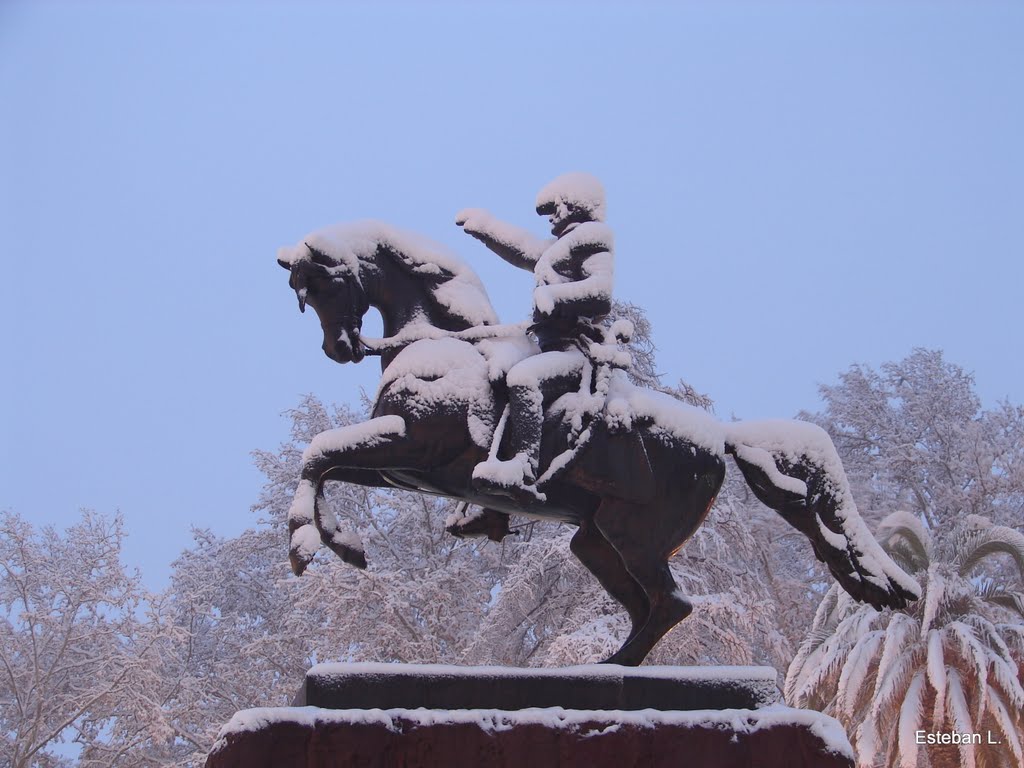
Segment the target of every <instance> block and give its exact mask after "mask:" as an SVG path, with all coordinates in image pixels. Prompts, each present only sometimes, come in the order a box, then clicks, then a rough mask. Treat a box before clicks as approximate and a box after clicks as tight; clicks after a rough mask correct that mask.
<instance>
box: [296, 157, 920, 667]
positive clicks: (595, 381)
mask: <svg viewBox="0 0 1024 768" xmlns="http://www.w3.org/2000/svg"><path fill="white" fill-rule="evenodd" d="M537 210H538V212H539V213H541V214H542V215H546V216H549V217H550V221H551V227H552V229H551V232H552V235H554V239H548V240H544V239H540V238H535V237H533V236H532V235H530V234H529V233H527V232H525V231H523V230H521V229H519V228H516V227H512V226H509V225H507V224H503V223H501V222H500V221H498V220H497V219H494V218H493V217H491V216H490V215H489V214H487V213H485V212H483V211H480V210H466V211H463V212H461V213H460V214H459V215H458V216H457V222H458V223H459V224H460V225H461V226H462V227H463V228H464V229H465V231H467V232H468V233H469V234H471V235H473V236H474V237H476V238H477V239H479V240H481V241H483V242H484V243H485V244H486V245H487V247H488V248H490V249H491V250H492V251H494V252H495V253H497V254H498V255H500V256H501V257H502V258H504V259H505V260H506V261H509V262H510V263H512V264H514V265H515V266H518V267H522V268H524V269H529V270H532V271H533V272H534V274H535V276H536V279H537V287H536V288H535V290H534V317H533V323H532V325H531V324H528V323H524V324H519V325H499V324H498V319H497V317H496V315H495V313H494V310H493V308H492V306H491V303H490V300H489V299H488V297H487V292H486V291H485V290H484V287H483V285H482V284H481V283H480V281H479V279H478V278H477V276H476V274H475V273H474V272H473V271H472V270H471V269H470V268H469V267H468V266H467V265H466V264H465V263H464V262H463V261H462V260H461V259H460V258H458V257H457V256H455V255H453V254H451V253H449V252H447V251H446V250H445V249H444V248H443V247H441V246H439V245H437V244H435V243H432V242H429V241H426V240H423V239H421V238H419V237H416V236H414V235H411V234H409V233H406V232H402V231H400V230H397V229H395V228H393V227H390V226H387V225H385V224H382V223H379V222H362V223H356V224H347V225H339V226H335V227H329V228H326V229H322V230H318V231H316V232H312V233H310V234H309V235H307V236H306V237H304V238H303V239H302V240H301V241H300V242H299V243H298V244H297V245H295V246H292V247H288V248H282V249H281V250H280V251H279V253H278V262H279V263H280V265H281V266H282V267H284V268H285V269H287V270H289V272H290V281H289V284H290V286H291V287H292V288H293V289H294V290H295V292H296V294H297V295H298V299H299V308H300V309H303V310H304V309H305V307H306V306H307V305H308V306H310V307H312V308H313V309H314V311H315V312H316V314H317V316H318V318H319V320H320V325H321V327H322V329H323V350H324V352H325V353H326V354H327V356H328V357H330V358H331V359H332V360H335V361H337V362H339V363H347V362H359V361H361V360H362V359H363V358H364V357H365V356H366V355H375V356H379V357H380V359H381V370H382V376H381V382H380V386H379V388H378V390H377V394H376V398H375V402H374V406H373V411H372V418H370V419H369V421H366V422H365V423H362V424H358V425H354V426H350V427H344V428H341V429H335V430H329V431H327V432H323V433H321V434H319V435H317V436H316V437H315V438H314V439H313V441H312V442H311V444H310V446H309V448H308V449H307V450H306V452H305V454H304V455H303V463H302V474H301V479H300V481H299V485H298V487H297V489H296V491H295V496H294V499H293V502H292V506H291V509H290V511H289V520H288V526H289V532H290V557H291V563H292V568H293V570H294V571H295V572H296V573H297V574H301V573H302V572H303V570H305V568H306V566H307V565H308V564H309V562H310V560H312V558H313V556H314V555H315V554H316V552H317V551H318V550H319V549H320V547H321V546H326V547H328V548H329V549H331V550H332V551H334V552H335V553H336V554H337V555H339V556H340V557H341V558H342V559H343V560H344V561H345V562H348V563H351V564H353V565H355V566H357V567H360V568H365V567H366V558H365V555H364V553H363V548H362V544H361V543H360V540H359V537H358V536H357V535H356V534H355V533H353V532H350V531H343V530H341V529H340V526H339V523H338V520H337V519H336V518H335V516H334V515H333V514H332V513H331V512H330V510H329V509H327V507H326V505H325V504H323V503H322V500H323V486H324V483H325V482H327V481H328V480H332V481H341V482H349V483H357V484H361V485H368V486H398V487H401V488H408V489H410V490H418V491H422V492H425V493H433V494H439V495H442V496H448V497H451V498H455V499H461V500H462V501H463V502H464V504H463V506H462V508H461V512H460V514H459V515H457V516H456V519H455V520H452V521H450V525H449V530H450V531H452V532H453V533H456V534H457V535H460V534H463V535H464V534H466V533H469V532H470V531H474V530H475V531H477V532H482V533H487V535H489V536H491V537H492V538H501V536H502V535H503V534H504V533H507V531H508V526H507V516H508V515H513V514H519V515H527V516H532V517H535V518H541V519H549V520H558V521H562V522H565V523H569V524H572V525H575V526H577V531H576V533H575V535H574V536H573V539H572V542H571V550H572V552H573V554H574V555H575V556H576V557H577V558H578V559H579V560H580V562H581V563H582V564H583V565H584V566H585V567H586V568H587V569H588V570H589V571H590V572H591V573H593V574H594V576H596V577H597V579H598V580H599V581H600V583H601V585H602V586H603V587H604V588H605V589H606V590H607V591H608V593H609V594H610V595H611V596H612V597H614V598H615V599H616V600H617V601H618V602H619V603H621V604H622V606H623V607H624V608H625V610H626V611H627V613H628V614H629V617H630V620H631V622H632V628H631V631H630V634H629V636H628V637H627V638H626V639H625V641H624V643H623V645H622V647H621V648H620V649H619V650H618V651H617V652H616V653H614V654H613V655H612V656H611V657H610V658H609V659H607V661H609V662H613V663H619V664H629V665H636V664H639V663H640V662H641V661H643V659H644V658H645V657H646V656H647V654H648V653H649V652H650V651H651V649H652V648H653V647H654V645H655V644H656V643H657V642H658V641H659V640H660V639H661V637H662V636H664V634H665V633H666V632H668V630H670V629H671V628H672V627H674V626H675V625H676V624H678V623H679V622H680V621H682V620H683V619H684V618H686V616H688V615H689V614H690V612H691V611H692V604H691V602H690V601H689V600H688V599H687V597H686V596H685V595H684V594H683V593H682V591H681V590H680V589H679V587H678V585H677V584H676V582H675V580H674V578H673V576H672V572H671V570H670V568H669V565H668V560H669V558H670V557H671V556H672V555H673V554H674V553H675V552H676V551H677V550H678V549H679V548H680V547H681V546H682V545H683V543H684V542H685V541H686V540H687V539H688V538H690V536H692V535H693V533H694V531H695V530H696V529H697V527H698V526H699V525H700V524H701V522H703V520H704V518H705V517H706V516H707V514H708V511H709V510H710V508H711V505H712V503H713V502H714V500H715V496H716V495H717V493H718V491H719V489H720V488H721V485H722V481H723V479H724V477H725V455H726V454H730V455H731V456H732V457H733V460H734V461H735V463H736V464H737V466H738V467H739V468H740V471H741V472H742V473H743V476H744V478H745V479H746V481H747V483H748V484H749V485H750V487H751V489H752V490H753V492H754V494H755V495H756V496H757V497H758V498H759V499H760V500H761V501H762V502H764V503H765V504H767V505H768V506H770V507H771V508H772V509H775V510H776V511H777V512H779V513H780V514H781V516H782V517H783V518H784V519H785V520H786V522H788V523H789V524H790V525H792V526H793V527H795V528H796V529H797V530H799V531H800V532H801V533H803V534H804V535H805V536H806V537H807V539H808V540H809V541H810V543H811V547H812V549H813V551H814V553H815V555H816V556H817V557H818V559H819V560H822V561H823V562H824V563H825V564H826V565H827V566H828V568H829V570H830V571H831V572H832V574H833V575H834V576H835V578H836V579H837V580H838V581H839V583H840V584H841V585H842V586H843V588H844V589H846V591H847V592H849V593H850V594H851V595H852V596H853V597H854V598H856V599H858V600H861V601H863V602H868V603H870V604H872V605H874V606H875V607H876V608H882V607H894V608H896V607H902V606H904V605H906V603H907V602H908V601H909V600H914V599H917V597H918V596H919V594H920V590H919V587H918V585H917V584H916V583H915V582H914V580H913V579H911V578H910V577H909V576H907V575H906V574H905V573H904V572H903V571H902V570H900V569H899V567H897V566H896V564H895V563H893V562H892V560H890V559H889V557H888V556H887V555H886V554H885V553H884V552H883V551H882V549H881V547H880V546H879V545H878V543H877V542H876V541H875V539H874V537H873V536H872V535H871V533H870V531H869V530H868V529H867V526H865V525H864V523H863V521H862V520H861V518H860V516H859V515H858V513H857V508H856V506H855V505H854V502H853V498H852V496H851V494H850V489H849V483H848V482H847V479H846V475H845V473H844V472H843V468H842V465H841V463H840V461H839V457H838V455H837V454H836V451H835V447H834V446H833V445H832V442H831V440H830V439H829V437H828V435H827V434H826V433H825V432H824V431H822V430H821V429H820V428H818V427H816V426H814V425H812V424H806V423H802V422H786V421H766V422H736V423H721V422H719V421H717V420H716V419H715V418H713V417H712V416H711V415H709V414H708V413H706V412H705V411H702V410H700V409H697V408H694V407H692V406H689V405H687V404H685V403H683V402H680V401H678V400H676V399H674V398H672V397H670V396H668V395H665V394H662V393H659V392H654V391H650V390H646V389H643V388H641V387H638V386H635V385H633V384H632V383H630V381H629V379H628V377H627V375H626V370H625V369H627V368H628V367H629V365H630V359H629V355H628V354H627V353H626V352H625V350H624V349H622V348H621V346H620V344H619V342H621V341H624V340H625V339H626V338H627V337H628V335H629V331H630V329H629V328H628V323H621V322H616V323H613V324H611V327H610V328H608V329H607V330H604V331H602V327H603V326H604V325H606V324H602V323H601V322H600V321H601V320H602V318H603V317H604V316H605V315H606V314H607V313H608V311H609V306H610V298H611V291H612V236H611V232H610V230H609V229H608V228H607V226H606V225H605V224H604V223H603V222H604V214H605V205H604V191H603V189H602V188H601V185H600V184H599V183H598V182H597V180H596V179H594V178H593V177H590V176H586V175H584V174H568V175H566V176H561V177H559V178H558V179H556V180H555V181H553V182H551V184H549V185H548V186H546V187H545V188H544V189H543V190H542V191H541V193H540V195H539V196H538V199H537ZM371 306H372V307H375V308H377V310H378V311H379V312H380V314H381V318H382V321H383V327H384V334H385V338H383V339H368V338H365V337H363V336H362V335H361V333H360V331H361V327H362V319H363V315H364V314H365V313H366V312H367V310H368V309H369V307H371ZM531 330H532V333H531V332H530V331H531ZM469 505H474V506H475V507H476V508H477V509H478V510H479V511H476V512H473V513H469V514H467V513H466V510H467V509H468V506H469Z"/></svg>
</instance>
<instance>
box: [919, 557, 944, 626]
mask: <svg viewBox="0 0 1024 768" xmlns="http://www.w3.org/2000/svg"><path fill="white" fill-rule="evenodd" d="M945 594H946V580H945V579H944V578H943V577H942V574H940V573H939V570H938V566H937V564H932V565H931V566H930V567H929V568H928V588H927V593H926V594H925V597H924V611H923V614H922V616H921V635H922V636H923V635H925V634H926V633H927V632H928V630H929V629H931V626H932V622H933V621H935V617H936V616H937V615H938V613H939V606H940V605H941V604H942V599H943V597H945Z"/></svg>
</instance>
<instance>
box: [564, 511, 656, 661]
mask: <svg viewBox="0 0 1024 768" xmlns="http://www.w3.org/2000/svg"><path fill="white" fill-rule="evenodd" d="M569 549H571V550H572V553H573V554H574V555H575V556H576V559H577V560H579V561H580V562H581V563H583V565H584V567H585V568H586V569H587V570H588V571H590V572H591V573H592V574H594V576H595V577H596V578H597V580H598V581H599V582H600V583H601V586H602V587H604V589H605V591H606V592H607V593H608V594H609V595H611V596H612V597H613V598H615V600H617V601H618V602H619V603H620V604H621V605H622V607H623V608H625V609H626V613H628V614H629V620H630V622H631V624H632V627H631V630H630V633H629V637H628V638H627V639H626V642H627V643H628V642H629V641H630V640H632V639H633V638H634V637H635V636H636V634H637V632H639V631H640V629H641V628H642V627H643V626H644V624H646V623H647V619H648V617H649V616H650V613H651V604H650V601H649V600H648V599H647V593H646V592H644V590H643V587H641V586H640V583H639V582H638V581H637V580H636V579H634V578H633V576H632V575H631V574H630V572H629V571H628V570H627V569H626V566H625V564H624V563H623V562H622V557H620V556H619V553H618V551H617V550H616V549H615V547H613V546H612V545H611V543H610V542H609V541H608V539H606V538H605V537H604V535H602V533H601V531H599V530H598V529H597V527H596V526H595V525H594V524H593V523H592V522H590V521H584V523H583V524H582V525H580V527H579V530H578V531H576V533H575V535H574V536H573V537H572V541H571V542H569Z"/></svg>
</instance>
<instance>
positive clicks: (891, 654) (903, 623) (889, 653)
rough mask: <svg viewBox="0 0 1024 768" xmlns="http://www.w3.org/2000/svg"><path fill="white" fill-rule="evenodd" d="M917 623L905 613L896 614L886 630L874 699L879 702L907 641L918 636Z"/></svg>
mask: <svg viewBox="0 0 1024 768" xmlns="http://www.w3.org/2000/svg"><path fill="white" fill-rule="evenodd" d="M916 630H917V621H915V620H914V619H912V618H911V617H910V616H907V615H906V614H905V613H894V614H893V615H892V618H891V619H890V620H889V625H888V626H887V627H886V628H885V644H884V645H883V647H882V657H881V658H880V659H879V660H878V674H877V675H876V677H875V690H874V693H873V694H872V698H873V699H875V700H877V699H878V695H879V692H880V691H881V688H882V685H883V683H884V681H885V679H886V677H887V676H888V675H889V670H890V668H891V667H892V666H893V664H894V663H895V662H896V660H897V659H898V658H899V656H900V653H901V652H902V651H903V648H904V647H905V646H906V644H907V641H908V640H910V639H911V637H912V635H913V634H916Z"/></svg>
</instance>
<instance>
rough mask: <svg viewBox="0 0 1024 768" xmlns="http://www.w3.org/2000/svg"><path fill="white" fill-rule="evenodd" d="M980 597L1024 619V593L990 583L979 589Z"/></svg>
mask: <svg viewBox="0 0 1024 768" xmlns="http://www.w3.org/2000/svg"><path fill="white" fill-rule="evenodd" d="M978 597H979V598H981V599H982V600H984V601H985V602H986V603H992V604H993V605H998V606H1000V607H1002V608H1006V609H1007V610H1009V611H1013V612H1014V613H1016V614H1017V615H1018V616H1020V617H1021V618H1022V619H1024V592H1017V591H1012V590H1008V589H1006V588H1005V587H1004V586H1002V585H1001V584H997V583H994V582H989V583H987V584H984V585H983V586H981V587H979V588H978Z"/></svg>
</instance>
